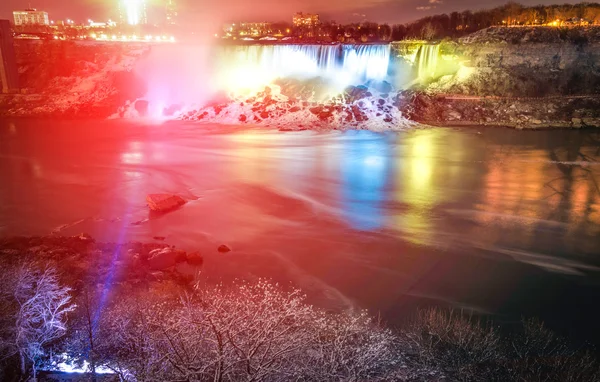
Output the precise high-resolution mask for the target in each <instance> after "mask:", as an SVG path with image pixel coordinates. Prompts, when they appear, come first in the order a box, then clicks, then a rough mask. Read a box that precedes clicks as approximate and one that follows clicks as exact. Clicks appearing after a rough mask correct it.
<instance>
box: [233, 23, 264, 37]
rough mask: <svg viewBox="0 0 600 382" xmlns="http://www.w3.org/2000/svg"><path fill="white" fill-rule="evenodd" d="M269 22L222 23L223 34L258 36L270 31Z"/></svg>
mask: <svg viewBox="0 0 600 382" xmlns="http://www.w3.org/2000/svg"><path fill="white" fill-rule="evenodd" d="M271 25H272V24H271V23H267V22H258V23H248V22H241V23H230V24H225V25H223V36H225V37H232V36H242V37H244V36H249V37H260V36H265V35H268V34H271V33H272V29H271Z"/></svg>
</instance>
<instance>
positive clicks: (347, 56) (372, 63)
mask: <svg viewBox="0 0 600 382" xmlns="http://www.w3.org/2000/svg"><path fill="white" fill-rule="evenodd" d="M343 49H344V60H343V64H342V71H343V72H345V73H348V74H349V75H350V78H352V79H353V80H357V79H358V80H378V81H381V80H385V79H386V77H387V75H388V66H389V64H390V45H344V46H343Z"/></svg>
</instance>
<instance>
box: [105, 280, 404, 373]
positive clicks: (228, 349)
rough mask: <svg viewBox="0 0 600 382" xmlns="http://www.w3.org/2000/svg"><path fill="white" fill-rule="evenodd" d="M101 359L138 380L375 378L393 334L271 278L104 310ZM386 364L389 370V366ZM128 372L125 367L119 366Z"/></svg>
mask: <svg viewBox="0 0 600 382" xmlns="http://www.w3.org/2000/svg"><path fill="white" fill-rule="evenodd" d="M103 322H104V324H103V328H102V329H101V331H100V332H101V333H106V335H107V336H108V335H109V336H110V337H109V338H110V342H111V344H106V345H103V347H97V351H98V352H99V353H101V354H102V355H101V357H100V358H101V359H102V361H99V362H101V363H103V364H105V365H107V366H109V367H111V368H113V370H116V371H117V372H119V373H121V377H122V378H124V379H135V380H146V381H148V380H186V381H198V380H213V381H262V380H290V379H294V380H298V379H301V380H376V379H377V378H381V377H382V376H384V375H386V373H384V372H383V370H387V371H389V368H390V367H394V364H395V362H394V360H395V357H394V356H393V351H392V350H393V345H394V344H393V342H394V336H393V335H392V333H391V332H390V331H388V330H386V329H383V328H382V327H379V326H377V325H375V324H374V323H373V322H372V321H371V320H370V319H368V316H367V315H366V313H353V312H343V313H336V314H333V313H325V312H323V311H321V310H319V309H317V308H315V307H313V306H311V305H309V304H307V303H306V302H305V300H304V296H303V294H302V293H301V292H300V291H298V290H295V289H291V290H288V291H284V290H282V289H281V288H280V287H279V286H277V285H274V284H271V283H269V282H267V281H264V280H263V281H259V282H257V283H252V284H250V283H238V284H236V285H234V286H233V287H231V286H230V287H224V286H210V287H203V288H200V287H198V288H197V289H196V290H194V291H193V292H191V293H188V294H187V295H185V296H183V297H182V298H181V300H180V301H179V302H177V303H174V302H173V301H172V299H171V300H169V299H163V300H162V301H161V299H160V298H156V297H155V295H154V296H153V297H151V298H150V299H148V298H146V299H143V298H139V296H131V298H128V299H124V300H121V301H119V303H117V304H116V305H114V306H113V307H111V309H109V311H108V312H107V314H106V315H105V321H103ZM386 368H388V369H386ZM123 370H127V373H129V374H127V373H125V372H123Z"/></svg>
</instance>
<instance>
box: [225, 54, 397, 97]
mask: <svg viewBox="0 0 600 382" xmlns="http://www.w3.org/2000/svg"><path fill="white" fill-rule="evenodd" d="M217 49H218V53H217V57H218V60H217V63H216V65H215V70H216V72H217V78H219V81H220V82H221V83H222V84H223V85H224V87H225V88H227V89H230V90H231V89H243V88H253V87H260V86H261V85H262V86H264V85H266V84H268V83H270V82H271V81H273V80H274V79H275V78H288V77H292V78H296V79H307V78H315V77H321V78H323V79H324V80H325V81H326V82H329V83H330V84H332V85H334V86H336V87H343V86H348V85H358V84H361V83H364V82H366V81H369V80H377V81H382V80H385V79H386V77H387V74H388V67H389V63H390V46H389V45H251V46H224V47H219V48H217Z"/></svg>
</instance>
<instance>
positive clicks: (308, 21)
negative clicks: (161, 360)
mask: <svg viewBox="0 0 600 382" xmlns="http://www.w3.org/2000/svg"><path fill="white" fill-rule="evenodd" d="M293 23H294V26H295V27H309V28H311V27H316V26H317V25H319V15H317V14H311V13H302V12H298V13H296V14H295V15H294V18H293Z"/></svg>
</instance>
